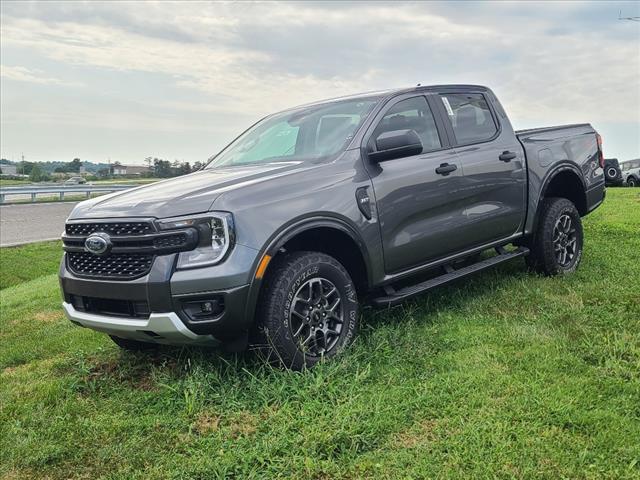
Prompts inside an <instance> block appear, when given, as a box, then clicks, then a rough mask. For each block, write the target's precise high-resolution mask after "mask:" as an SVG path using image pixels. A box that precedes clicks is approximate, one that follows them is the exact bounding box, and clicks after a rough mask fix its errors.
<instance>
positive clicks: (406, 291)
mask: <svg viewBox="0 0 640 480" xmlns="http://www.w3.org/2000/svg"><path fill="white" fill-rule="evenodd" d="M496 251H497V252H498V255H496V256H494V257H491V258H487V259H486V260H481V261H479V262H477V263H474V264H472V265H468V266H466V267H462V268H459V269H454V268H453V267H452V266H451V265H450V264H447V265H443V267H442V268H443V269H444V271H445V273H443V274H442V275H440V276H438V277H434V278H430V279H429V280H426V281H424V282H421V283H417V284H415V285H410V286H408V287H404V288H401V289H400V290H396V289H394V288H393V287H392V286H390V285H388V286H386V287H385V293H386V295H384V296H381V297H377V298H373V299H372V300H371V303H373V304H374V305H376V306H379V307H387V306H389V307H390V306H393V305H397V304H398V303H400V302H402V301H404V300H406V299H407V298H409V297H413V296H414V295H418V294H419V293H422V292H426V291H427V290H431V289H432V288H435V287H439V286H440V285H444V284H445V283H449V282H451V281H453V280H457V279H458V278H462V277H466V276H467V275H471V274H472V273H476V272H480V271H482V270H485V269H487V268H489V267H493V266H494V265H498V264H499V263H502V262H507V261H509V260H512V259H514V258H517V257H523V256H525V255H528V254H529V249H528V248H525V247H520V248H518V249H517V250H513V251H511V252H507V251H506V250H505V249H504V248H503V247H498V248H496Z"/></svg>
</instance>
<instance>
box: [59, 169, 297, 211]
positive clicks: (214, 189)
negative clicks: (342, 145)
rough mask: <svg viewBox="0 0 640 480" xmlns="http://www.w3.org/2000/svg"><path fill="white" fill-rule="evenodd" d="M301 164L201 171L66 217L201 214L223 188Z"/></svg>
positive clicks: (87, 205) (107, 198)
mask: <svg viewBox="0 0 640 480" xmlns="http://www.w3.org/2000/svg"><path fill="white" fill-rule="evenodd" d="M300 165H301V162H277V163H268V164H262V165H245V166H238V167H225V168H217V169H210V170H201V171H199V172H195V173H192V174H189V175H184V176H182V177H176V178H171V179H168V180H163V181H160V182H156V183H153V184H150V185H145V186H142V187H137V188H132V189H130V190H125V191H121V192H115V193H111V194H109V195H104V196H102V197H98V198H94V199H92V200H87V201H85V202H81V203H79V204H78V205H77V206H76V208H75V209H74V210H73V211H72V212H71V215H70V216H69V218H70V219H77V218H110V217H157V218H164V217H175V216H180V215H190V214H195V213H202V212H206V211H208V210H210V209H211V207H212V205H213V202H214V201H215V200H216V198H218V197H219V196H220V195H221V194H222V193H224V192H225V191H228V190H230V189H234V188H237V187H240V186H244V185H248V184H251V183H256V182H261V181H264V180H267V179H270V178H273V177H276V176H281V175H284V174H287V173H288V172H289V171H291V170H297V169H298V167H300Z"/></svg>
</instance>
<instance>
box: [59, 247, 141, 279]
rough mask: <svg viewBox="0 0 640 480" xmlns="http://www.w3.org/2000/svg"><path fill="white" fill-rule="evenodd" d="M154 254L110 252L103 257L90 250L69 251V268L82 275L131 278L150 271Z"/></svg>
mask: <svg viewBox="0 0 640 480" xmlns="http://www.w3.org/2000/svg"><path fill="white" fill-rule="evenodd" d="M153 259H154V255H152V254H149V253H110V254H109V255H105V256H103V257H100V256H97V255H93V254H92V253H88V252H67V262H68V266H69V269H70V270H71V271H72V272H73V273H75V274H76V275H80V276H87V277H100V278H114V279H118V280H130V279H133V278H138V277H142V276H143V275H146V274H147V273H149V270H151V264H152V263H153Z"/></svg>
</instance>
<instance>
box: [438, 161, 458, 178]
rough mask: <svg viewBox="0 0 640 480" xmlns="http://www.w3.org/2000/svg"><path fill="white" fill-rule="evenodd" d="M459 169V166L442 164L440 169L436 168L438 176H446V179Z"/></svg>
mask: <svg viewBox="0 0 640 480" xmlns="http://www.w3.org/2000/svg"><path fill="white" fill-rule="evenodd" d="M457 169H458V166H457V165H451V164H449V163H441V164H440V166H439V167H438V168H436V173H437V174H438V175H444V176H445V177H446V176H447V175H449V174H450V173H451V172H453V171H455V170H457Z"/></svg>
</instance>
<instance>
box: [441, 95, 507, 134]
mask: <svg viewBox="0 0 640 480" xmlns="http://www.w3.org/2000/svg"><path fill="white" fill-rule="evenodd" d="M440 99H441V100H442V103H443V105H444V108H445V110H446V112H447V117H448V118H449V122H450V123H451V126H452V128H453V133H454V134H455V136H456V140H457V143H458V144H459V145H468V144H470V143H480V142H486V141H487V140H491V139H492V138H493V137H494V136H495V135H496V133H498V127H497V125H496V123H495V121H494V118H493V115H492V114H491V109H490V108H489V104H488V103H487V101H486V99H485V98H484V95H482V94H479V93H442V94H440Z"/></svg>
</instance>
